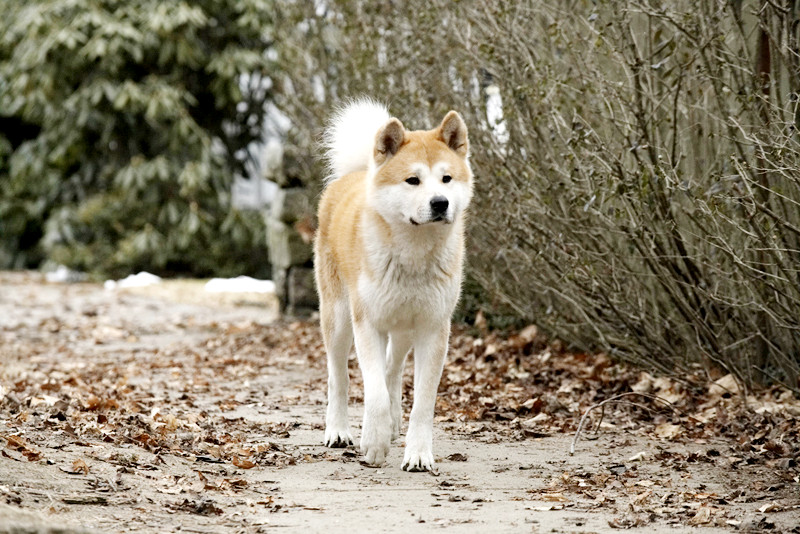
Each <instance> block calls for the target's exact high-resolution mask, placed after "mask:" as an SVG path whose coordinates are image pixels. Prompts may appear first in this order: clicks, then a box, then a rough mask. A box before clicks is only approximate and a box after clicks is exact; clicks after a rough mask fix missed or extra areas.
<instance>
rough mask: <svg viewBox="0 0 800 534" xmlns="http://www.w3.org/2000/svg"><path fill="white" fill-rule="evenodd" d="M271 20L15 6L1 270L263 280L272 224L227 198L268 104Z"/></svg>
mask: <svg viewBox="0 0 800 534" xmlns="http://www.w3.org/2000/svg"><path fill="white" fill-rule="evenodd" d="M268 8H269V4H268V3H267V2H265V1H261V0H247V1H242V2H222V1H218V0H199V1H195V2H191V3H189V2H161V1H155V0H143V1H139V2H124V1H119V0H99V1H97V0H69V1H68V0H36V1H31V2H11V3H9V2H6V3H5V7H4V11H3V17H2V19H1V20H0V132H2V134H1V135H0V184H1V185H0V221H1V222H0V224H2V228H1V229H0V243H2V247H3V248H4V249H5V251H4V252H3V248H0V262H3V263H4V264H6V265H12V266H24V265H31V264H35V263H36V262H37V261H39V260H41V259H42V258H44V257H47V258H50V259H53V260H55V261H58V262H61V263H64V264H66V265H69V266H71V267H75V268H79V269H86V270H89V271H93V272H97V273H102V274H104V275H121V274H125V273H127V272H129V271H131V270H136V269H150V270H154V271H159V272H171V271H174V272H187V273H193V274H199V275H204V274H210V273H232V272H242V271H244V272H249V273H258V272H263V269H265V268H266V254H265V250H264V247H265V245H264V243H265V240H264V231H263V226H262V222H261V221H260V219H259V218H258V217H256V216H255V215H251V214H243V213H238V212H236V211H235V210H232V209H231V201H230V200H231V199H230V193H229V192H230V186H231V183H232V180H233V177H234V175H235V174H236V173H240V174H244V172H243V166H244V164H245V161H244V159H245V157H244V156H243V155H242V149H243V148H244V147H245V146H247V144H248V143H250V142H251V141H252V140H254V139H257V138H259V136H260V134H261V125H262V123H263V114H264V104H265V102H266V101H267V99H268V98H269V97H270V92H269V85H268V83H266V81H265V80H266V79H267V78H266V77H267V74H268V73H269V69H270V63H269V61H268V60H267V58H266V50H267V49H268V47H269V29H270V25H271V19H270V17H269V13H270V11H269V9H268Z"/></svg>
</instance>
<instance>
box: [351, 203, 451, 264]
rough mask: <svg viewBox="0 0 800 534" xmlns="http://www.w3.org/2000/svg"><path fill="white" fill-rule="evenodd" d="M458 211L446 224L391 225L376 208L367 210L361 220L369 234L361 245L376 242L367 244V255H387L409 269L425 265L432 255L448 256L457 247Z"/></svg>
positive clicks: (437, 258)
mask: <svg viewBox="0 0 800 534" xmlns="http://www.w3.org/2000/svg"><path fill="white" fill-rule="evenodd" d="M461 215H462V217H459V218H457V219H456V220H455V221H453V222H452V223H450V224H443V223H429V224H423V225H419V226H414V225H411V224H394V225H392V224H390V223H389V222H388V221H386V220H385V219H384V218H383V217H381V215H380V214H379V213H377V212H376V211H374V210H369V211H368V212H367V213H366V214H365V217H364V218H363V219H362V221H361V225H362V228H361V231H362V232H364V234H363V235H364V236H367V235H368V236H369V237H370V239H365V240H364V242H365V245H366V243H370V242H372V243H375V244H376V245H378V243H380V245H379V246H376V247H374V248H375V250H370V247H367V253H368V257H373V258H375V259H376V260H378V261H385V259H384V258H380V259H378V258H377V256H390V257H391V258H392V260H393V261H394V262H397V263H398V264H400V265H403V266H405V267H406V268H407V269H409V270H422V269H427V268H429V266H430V265H431V264H432V262H431V260H432V259H436V260H444V259H445V258H446V259H449V258H450V257H451V256H452V255H454V254H457V253H458V252H459V251H460V248H461V246H462V243H463V233H464V226H463V221H462V220H461V219H463V214H461ZM375 238H377V239H375ZM433 263H434V264H435V263H438V262H433Z"/></svg>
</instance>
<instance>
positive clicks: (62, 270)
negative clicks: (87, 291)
mask: <svg viewBox="0 0 800 534" xmlns="http://www.w3.org/2000/svg"><path fill="white" fill-rule="evenodd" d="M44 277H45V280H47V281H48V282H50V283H56V284H68V283H72V282H83V281H85V280H86V273H82V272H80V271H73V270H72V269H70V268H69V267H67V266H66V265H59V266H58V267H56V270H55V271H51V272H49V273H45V275H44Z"/></svg>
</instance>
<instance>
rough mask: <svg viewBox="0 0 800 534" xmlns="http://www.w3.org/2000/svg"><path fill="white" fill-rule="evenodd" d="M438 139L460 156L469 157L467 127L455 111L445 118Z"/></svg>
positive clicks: (440, 126)
mask: <svg viewBox="0 0 800 534" xmlns="http://www.w3.org/2000/svg"><path fill="white" fill-rule="evenodd" d="M438 138H439V140H440V141H442V142H443V143H444V144H446V145H447V146H449V147H450V150H452V151H454V152H455V153H456V154H458V155H459V156H461V157H467V154H468V153H469V141H468V140H467V125H466V124H465V123H464V119H462V118H461V115H459V114H458V113H456V112H455V111H449V112H448V113H447V115H445V116H444V119H443V120H442V124H440V125H439V133H438Z"/></svg>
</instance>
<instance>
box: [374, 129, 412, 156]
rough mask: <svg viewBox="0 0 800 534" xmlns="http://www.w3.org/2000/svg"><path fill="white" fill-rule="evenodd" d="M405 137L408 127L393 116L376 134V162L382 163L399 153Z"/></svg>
mask: <svg viewBox="0 0 800 534" xmlns="http://www.w3.org/2000/svg"><path fill="white" fill-rule="evenodd" d="M405 137H406V129H405V128H404V127H403V123H402V122H400V121H399V120H397V119H395V118H392V119H390V120H389V122H387V123H386V124H384V125H383V127H382V128H381V129H380V130H378V134H377V135H376V136H375V154H374V157H375V163H377V164H378V165H381V164H382V163H384V162H385V161H386V160H388V159H389V158H391V157H392V156H394V155H395V154H397V151H398V150H400V147H401V146H403V140H404V139H405Z"/></svg>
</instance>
